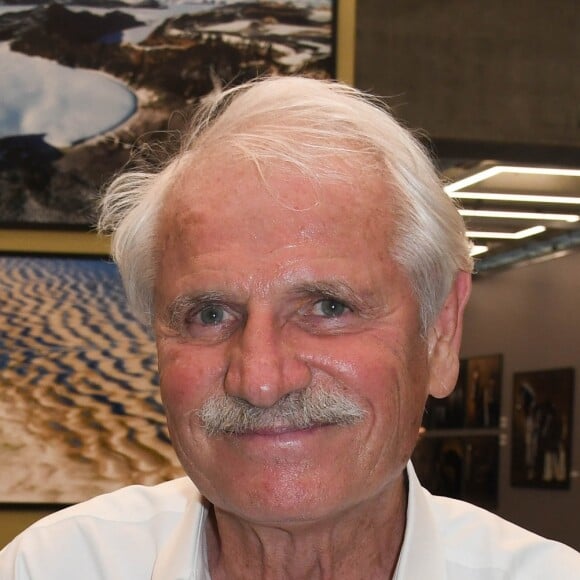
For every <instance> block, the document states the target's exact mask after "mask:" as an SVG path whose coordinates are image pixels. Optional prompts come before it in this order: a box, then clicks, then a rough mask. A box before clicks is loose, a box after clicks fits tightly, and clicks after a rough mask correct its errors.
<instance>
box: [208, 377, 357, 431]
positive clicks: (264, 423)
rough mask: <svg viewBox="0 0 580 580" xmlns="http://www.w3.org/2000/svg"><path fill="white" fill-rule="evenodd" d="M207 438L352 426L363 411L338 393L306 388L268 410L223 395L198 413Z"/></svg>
mask: <svg viewBox="0 0 580 580" xmlns="http://www.w3.org/2000/svg"><path fill="white" fill-rule="evenodd" d="M198 415H199V418H200V421H201V423H202V425H203V427H204V429H205V431H206V433H207V434H208V435H210V436H217V435H243V434H245V433H252V432H255V431H260V430H267V429H288V430H300V429H309V428H311V427H316V426H321V425H353V424H355V423H358V422H359V421H361V420H362V419H363V418H364V416H365V415H366V411H365V410H364V409H363V408H362V407H361V406H360V405H359V404H358V403H356V402H355V401H354V400H353V399H351V398H350V397H349V396H348V395H346V394H344V393H341V392H340V391H327V390H323V389H320V388H316V387H314V388H308V389H302V390H300V391H292V392H291V393H288V394H287V395H284V396H283V397H281V398H280V399H279V400H278V401H276V403H275V404H274V405H272V406H271V407H256V406H254V405H252V404H251V403H249V402H248V401H246V400H245V399H242V398H241V397H233V396H231V395H227V394H223V395H217V396H214V397H211V398H210V399H208V400H207V401H206V402H205V403H204V404H203V406H202V407H201V408H200V410H199V411H198Z"/></svg>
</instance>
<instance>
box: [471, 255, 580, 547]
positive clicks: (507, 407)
mask: <svg viewBox="0 0 580 580" xmlns="http://www.w3.org/2000/svg"><path fill="white" fill-rule="evenodd" d="M579 296H580V250H577V251H575V252H572V253H570V254H568V255H566V256H563V257H560V258H556V259H551V260H547V261H544V262H540V263H536V264H530V265H525V266H521V267H518V268H513V269H509V270H506V271H502V272H499V271H497V272H495V273H492V274H487V275H485V276H480V277H477V276H476V281H475V283H474V286H473V292H472V297H471V300H470V303H469V306H468V308H467V312H466V317H465V329H464V338H463V350H462V356H465V357H472V356H479V355H487V354H494V353H501V354H502V355H503V389H502V397H501V405H502V407H501V415H502V416H503V417H505V418H506V419H505V420H506V421H507V425H506V428H505V429H504V430H503V432H504V433H505V435H506V436H507V437H504V443H505V445H503V446H501V447H500V469H499V504H498V513H499V514H500V515H502V516H504V517H506V518H507V519H509V520H511V521H513V522H516V523H518V524H519V525H522V526H524V527H526V528H529V529H531V530H533V531H536V532H537V533H539V534H542V535H545V536H548V537H551V538H554V539H557V540H560V541H563V542H565V543H567V544H569V545H571V546H573V547H575V548H576V549H580V519H579V518H578V517H577V514H578V513H580V481H579V479H578V477H579V470H580V395H579V394H578V383H579V380H578V379H579V377H580V348H579V342H580V330H579V329H580V309H579V308H578V297H579ZM564 367H573V368H575V376H576V388H575V397H574V401H575V402H574V409H573V421H574V424H573V431H572V461H571V469H572V478H571V485H570V489H569V490H557V491H553V490H546V489H527V488H519V487H512V486H511V484H510V461H511V442H512V430H511V428H512V425H511V424H510V423H511V413H512V405H513V397H512V393H513V376H514V373H516V372H522V371H538V370H544V369H556V368H564Z"/></svg>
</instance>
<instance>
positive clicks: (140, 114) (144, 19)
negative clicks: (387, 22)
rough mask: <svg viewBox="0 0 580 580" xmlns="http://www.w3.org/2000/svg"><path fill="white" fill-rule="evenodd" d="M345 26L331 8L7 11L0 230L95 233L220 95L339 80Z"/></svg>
mask: <svg viewBox="0 0 580 580" xmlns="http://www.w3.org/2000/svg"><path fill="white" fill-rule="evenodd" d="M335 20H336V2H335V1H333V0H296V1H283V0H281V1H277V0H272V1H259V0H203V1H198V2H187V1H181V0H63V1H58V2H54V1H53V2H44V1H37V2H35V1H34V0H29V1H24V2H23V1H22V0H0V79H1V82H2V91H1V92H0V226H4V227H23V226H24V227H27V226H30V225H32V226H42V227H51V228H55V227H56V228H58V227H62V226H66V227H77V228H80V229H83V228H87V227H90V226H91V225H93V223H94V219H95V215H94V214H95V210H94V208H95V203H96V200H97V199H98V195H99V190H100V189H101V188H102V185H103V183H105V182H107V181H108V180H109V179H110V178H111V176H112V175H114V173H115V172H117V171H118V170H119V169H120V168H121V167H122V166H123V165H124V164H125V163H126V162H127V161H128V160H129V158H130V155H131V152H132V151H133V150H134V148H135V147H138V146H139V145H144V144H145V143H146V142H147V140H148V139H151V138H152V136H155V135H157V134H158V132H165V134H167V135H170V131H171V130H179V128H180V127H181V126H182V125H183V123H184V122H185V121H186V119H187V117H188V112H189V111H190V110H191V108H192V106H194V105H195V103H196V101H197V100H198V99H200V98H203V96H204V95H206V94H208V93H209V92H211V91H212V90H215V88H216V86H224V85H231V84H235V83H239V82H243V81H245V80H248V79H250V78H252V77H255V76H257V75H262V74H293V73H301V74H308V75H311V76H316V77H323V78H328V77H332V76H333V75H334V44H333V43H334V40H333V39H334V33H333V31H334V26H335ZM168 130H169V132H168ZM168 139H169V137H168Z"/></svg>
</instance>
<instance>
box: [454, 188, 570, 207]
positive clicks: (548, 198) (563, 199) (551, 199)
mask: <svg viewBox="0 0 580 580" xmlns="http://www.w3.org/2000/svg"><path fill="white" fill-rule="evenodd" d="M447 193H448V194H449V195H450V197H454V198H456V199H482V200H486V201H517V202H522V203H563V204H566V205H580V196H579V197H573V196H563V195H534V194H528V193H521V194H520V193H487V192H483V191H482V192H477V191H453V192H451V193H450V192H447Z"/></svg>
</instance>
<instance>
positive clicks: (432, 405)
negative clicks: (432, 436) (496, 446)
mask: <svg viewBox="0 0 580 580" xmlns="http://www.w3.org/2000/svg"><path fill="white" fill-rule="evenodd" d="M467 362H468V361H467V359H461V361H459V376H458V378H457V384H456V385H455V389H453V392H452V393H451V394H450V395H449V396H448V397H445V398H444V399H437V398H435V397H431V396H429V398H428V399H427V404H426V406H425V415H424V417H423V427H425V428H426V429H461V428H462V427H463V426H464V425H465V391H466V381H467Z"/></svg>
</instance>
